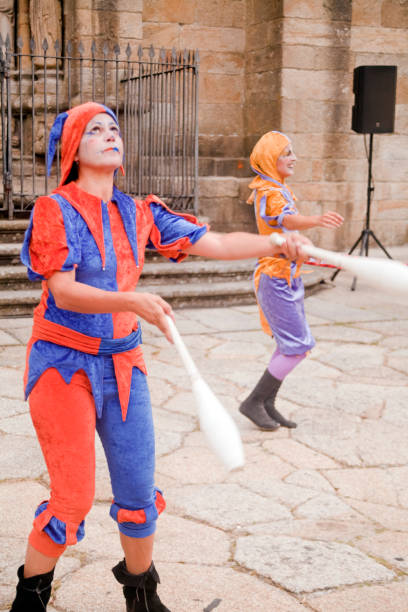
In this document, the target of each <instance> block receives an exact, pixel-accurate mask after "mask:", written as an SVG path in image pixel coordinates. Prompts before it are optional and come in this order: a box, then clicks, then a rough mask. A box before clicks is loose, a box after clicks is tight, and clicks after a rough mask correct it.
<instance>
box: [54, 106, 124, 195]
mask: <svg viewBox="0 0 408 612" xmlns="http://www.w3.org/2000/svg"><path fill="white" fill-rule="evenodd" d="M99 113H108V115H110V116H111V117H112V119H113V120H114V121H115V123H116V124H117V125H119V121H118V119H117V117H116V115H115V113H114V112H113V111H112V110H111V109H110V108H108V107H107V106H105V105H104V104H98V103H97V102H85V103H84V104H79V105H78V106H74V107H73V108H71V109H69V110H67V111H65V112H63V113H60V114H59V115H58V116H57V117H56V119H55V121H54V123H53V125H52V128H51V131H50V136H49V139H48V152H47V172H48V174H50V172H51V166H52V162H53V159H54V155H55V151H56V148H57V144H58V142H59V141H60V140H61V180H60V182H59V185H58V187H62V185H64V184H65V183H66V181H67V178H68V177H69V175H70V172H71V169H72V164H73V163H74V159H75V155H76V152H77V151H78V147H79V143H80V142H81V138H82V135H83V133H84V130H85V128H86V126H87V124H88V123H89V121H90V120H91V119H92V118H93V117H95V115H98V114H99ZM121 171H122V173H123V167H122V166H121Z"/></svg>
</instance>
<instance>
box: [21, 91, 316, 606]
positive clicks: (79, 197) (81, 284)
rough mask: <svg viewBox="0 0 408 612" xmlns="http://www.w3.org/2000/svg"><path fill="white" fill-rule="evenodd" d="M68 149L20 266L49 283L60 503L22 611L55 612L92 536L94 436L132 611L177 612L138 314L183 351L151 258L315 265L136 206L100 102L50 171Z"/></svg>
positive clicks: (265, 242)
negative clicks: (76, 553) (162, 551)
mask: <svg viewBox="0 0 408 612" xmlns="http://www.w3.org/2000/svg"><path fill="white" fill-rule="evenodd" d="M58 142H60V144H61V180H60V183H59V185H58V187H57V189H55V190H54V191H53V192H52V193H51V194H50V195H47V196H41V197H39V198H38V199H37V201H36V203H35V206H34V208H33V211H32V215H31V219H30V223H29V227H28V229H27V231H26V235H25V239H24V244H23V248H22V253H21V258H22V261H23V263H24V264H25V265H26V266H27V268H28V275H29V278H30V279H31V280H41V281H42V296H41V300H40V303H39V305H38V306H37V307H36V309H35V311H34V317H33V330H32V336H31V339H30V341H29V343H28V347H27V365H26V373H25V380H24V384H25V395H26V397H27V398H28V400H29V405H30V413H31V417H32V421H33V424H34V427H35V430H36V434H37V437H38V440H39V442H40V445H41V449H42V452H43V455H44V458H45V462H46V465H47V469H48V472H49V476H50V485H51V486H50V491H51V493H50V498H49V499H48V500H45V501H42V502H41V503H40V504H39V505H38V507H37V509H36V511H35V518H34V522H33V528H32V531H31V533H30V535H29V539H28V546H27V553H26V558H25V563H24V565H22V566H21V567H20V568H19V569H18V572H17V573H18V578H19V582H18V585H17V593H16V597H15V600H14V602H13V604H12V608H11V611H12V612H22V611H24V612H28V611H30V612H37V611H43V610H45V609H46V607H47V604H48V601H49V599H50V596H51V583H52V580H53V574H54V568H55V565H56V563H57V561H58V559H59V557H60V556H61V555H62V554H63V552H64V551H65V549H66V548H67V546H71V545H74V544H76V543H77V542H78V541H80V540H81V539H82V538H83V537H84V535H85V517H86V515H87V514H88V512H89V510H90V509H91V507H92V504H93V499H94V491H95V445H94V438H95V430H96V431H97V433H98V435H99V437H100V439H101V442H102V445H103V448H104V451H105V454H106V458H107V463H108V467H109V472H110V479H111V485H112V492H113V502H112V505H111V509H110V515H111V517H112V518H113V520H114V521H116V522H117V524H118V529H119V535H120V542H121V545H122V548H123V552H124V559H123V560H122V561H120V562H119V563H118V564H117V565H116V566H115V567H114V568H113V569H112V571H113V574H114V576H115V578H116V579H117V580H118V582H119V583H120V584H122V585H123V591H124V595H125V599H126V610H127V611H128V612H169V609H168V608H167V607H166V606H165V605H164V604H163V603H162V602H161V601H160V598H159V596H158V594H157V583H158V582H159V576H158V574H157V571H156V569H155V566H154V564H153V561H152V555H153V541H154V533H155V529H156V521H157V518H158V515H159V514H160V513H161V512H162V511H163V509H164V507H165V501H164V498H163V496H162V492H161V491H160V490H159V489H158V488H157V487H156V485H155V481H154V470H155V447H154V429H153V419H152V410H151V404H150V394H149V389H148V386H147V377H146V367H145V364H144V360H143V354H142V349H141V342H142V338H141V327H140V321H139V318H142V319H144V320H146V321H148V322H149V323H151V324H154V325H156V326H157V327H158V328H159V329H160V330H161V331H162V332H163V334H164V335H165V336H166V337H167V339H168V340H169V341H170V342H171V334H170V329H169V326H168V323H167V319H166V315H170V316H172V310H171V307H170V305H169V304H168V303H167V302H166V301H164V300H163V299H162V298H161V297H160V296H158V295H154V294H150V293H143V292H140V291H135V288H136V286H137V283H138V280H139V277H140V274H141V272H142V269H143V262H144V256H145V249H146V248H148V249H154V250H156V251H157V252H158V253H161V254H162V255H164V256H165V257H167V258H169V259H170V260H172V261H175V262H179V261H181V260H182V259H184V258H185V257H186V256H187V255H188V254H192V255H200V256H204V257H210V258H215V259H226V260H228V259H244V258H252V257H260V256H264V255H273V254H277V253H281V254H283V255H285V256H286V257H288V258H289V259H292V260H293V259H299V260H302V259H304V257H303V253H302V249H301V245H302V243H304V242H308V241H307V240H306V239H305V238H304V237H302V236H299V235H296V236H289V237H288V238H287V241H286V243H285V244H284V245H282V246H280V247H277V246H276V245H273V244H272V243H271V241H270V239H269V238H268V236H259V235H256V234H250V233H246V232H234V233H229V234H220V233H215V232H211V231H209V228H208V226H206V225H203V224H200V223H199V222H198V221H197V219H196V218H195V217H194V216H192V215H187V214H178V213H175V212H173V211H171V210H170V209H169V208H168V207H167V206H166V205H165V204H164V202H162V201H161V200H160V199H159V198H158V197H156V196H154V195H150V196H148V197H147V198H146V199H145V200H135V199H134V198H132V197H131V196H129V195H126V194H124V193H122V192H121V191H119V190H118V189H117V188H116V186H115V185H114V177H115V174H116V172H117V171H118V169H122V161H123V141H122V136H121V133H120V129H119V124H118V120H117V118H116V116H115V114H114V113H113V112H112V111H111V110H110V109H109V108H107V107H105V106H103V105H102V104H98V103H95V102H87V103H85V104H81V105H79V106H76V107H74V108H72V109H70V110H68V111H67V112H64V113H61V114H60V115H58V117H57V118H56V120H55V122H54V124H53V127H52V129H51V132H50V139H49V148H48V156H47V160H48V172H50V169H51V165H52V161H53V158H54V154H55V151H56V148H57V144H58Z"/></svg>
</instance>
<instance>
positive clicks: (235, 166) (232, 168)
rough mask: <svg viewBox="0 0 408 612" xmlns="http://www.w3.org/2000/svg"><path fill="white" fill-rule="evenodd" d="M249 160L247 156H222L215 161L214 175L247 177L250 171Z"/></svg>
mask: <svg viewBox="0 0 408 612" xmlns="http://www.w3.org/2000/svg"><path fill="white" fill-rule="evenodd" d="M250 171H251V170H250V166H249V160H248V159H247V158H238V159H237V158H233V159H229V158H224V159H217V160H216V161H215V175H216V176H235V177H240V178H243V177H247V176H248V174H249V173H250Z"/></svg>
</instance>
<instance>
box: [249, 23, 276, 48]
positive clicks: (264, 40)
mask: <svg viewBox="0 0 408 612" xmlns="http://www.w3.org/2000/svg"><path fill="white" fill-rule="evenodd" d="M282 28H283V25H282V22H281V21H280V20H277V21H266V20H262V21H261V22H260V23H257V24H255V25H251V26H249V27H248V28H247V29H246V40H245V43H246V49H247V51H251V50H253V49H267V48H268V47H272V46H274V45H277V44H280V42H281V39H282V31H283V29H282Z"/></svg>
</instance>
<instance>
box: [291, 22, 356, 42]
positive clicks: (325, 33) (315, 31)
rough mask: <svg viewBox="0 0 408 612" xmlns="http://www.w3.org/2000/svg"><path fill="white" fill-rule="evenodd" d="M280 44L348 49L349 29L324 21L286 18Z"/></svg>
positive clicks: (346, 26) (345, 25)
mask: <svg viewBox="0 0 408 612" xmlns="http://www.w3.org/2000/svg"><path fill="white" fill-rule="evenodd" d="M282 42H283V43H286V44H289V45H311V46H312V47H346V48H348V46H349V44H350V27H349V26H348V24H336V25H333V24H332V23H325V22H324V21H312V20H309V19H294V18H292V17H287V18H286V19H285V20H284V27H283V40H282Z"/></svg>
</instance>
